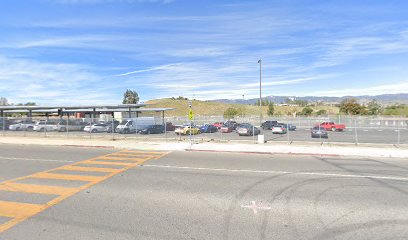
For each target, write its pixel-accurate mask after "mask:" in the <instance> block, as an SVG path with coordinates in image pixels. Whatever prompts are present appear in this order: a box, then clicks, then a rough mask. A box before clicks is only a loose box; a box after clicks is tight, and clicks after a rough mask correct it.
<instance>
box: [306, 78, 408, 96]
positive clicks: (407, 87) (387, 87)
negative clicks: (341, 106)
mask: <svg viewBox="0 0 408 240" xmlns="http://www.w3.org/2000/svg"><path fill="white" fill-rule="evenodd" d="M407 92H408V81H402V82H397V83H391V84H384V85H377V86H372V87H366V88H345V89H338V90H330V89H328V90H322V91H318V92H311V93H309V95H310V96H312V95H313V96H336V97H342V96H360V95H381V94H398V93H407Z"/></svg>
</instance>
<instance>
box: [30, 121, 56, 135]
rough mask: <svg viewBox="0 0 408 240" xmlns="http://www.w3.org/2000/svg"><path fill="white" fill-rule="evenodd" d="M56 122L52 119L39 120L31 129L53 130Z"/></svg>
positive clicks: (39, 130)
mask: <svg viewBox="0 0 408 240" xmlns="http://www.w3.org/2000/svg"><path fill="white" fill-rule="evenodd" d="M58 123H59V122H56V121H52V120H48V121H39V122H37V123H36V124H35V125H34V127H33V130H34V131H36V132H44V131H54V130H55V127H56V125H57V124H58Z"/></svg>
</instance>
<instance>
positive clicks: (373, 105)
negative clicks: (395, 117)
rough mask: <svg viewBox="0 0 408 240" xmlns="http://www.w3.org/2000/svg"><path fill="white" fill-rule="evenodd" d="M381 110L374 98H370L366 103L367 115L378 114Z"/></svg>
mask: <svg viewBox="0 0 408 240" xmlns="http://www.w3.org/2000/svg"><path fill="white" fill-rule="evenodd" d="M382 111H383V109H382V107H381V105H380V104H379V103H377V101H376V100H372V101H371V102H369V103H368V104H367V114H368V115H378V114H381V113H382Z"/></svg>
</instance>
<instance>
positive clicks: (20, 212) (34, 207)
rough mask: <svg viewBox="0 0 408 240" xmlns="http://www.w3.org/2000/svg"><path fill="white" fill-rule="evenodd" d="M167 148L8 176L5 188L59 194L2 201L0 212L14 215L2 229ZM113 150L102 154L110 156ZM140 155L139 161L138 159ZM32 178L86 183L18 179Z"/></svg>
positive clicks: (3, 183) (4, 229) (3, 185)
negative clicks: (36, 199)
mask: <svg viewBox="0 0 408 240" xmlns="http://www.w3.org/2000/svg"><path fill="white" fill-rule="evenodd" d="M121 153H123V151H121V152H119V154H121ZM167 153H168V152H162V153H161V155H155V154H152V155H148V153H147V152H143V156H145V155H146V156H147V157H140V155H142V154H140V155H139V156H138V155H136V154H135V155H134V156H135V159H134V161H133V162H120V160H122V161H126V160H128V161H129V160H132V159H129V158H127V157H123V158H121V159H119V158H118V159H117V160H113V161H96V160H97V159H100V157H95V158H91V159H87V160H84V161H80V162H75V163H72V164H69V165H65V166H62V167H57V168H54V169H50V170H47V171H44V172H39V173H34V174H32V175H28V176H23V177H19V178H15V179H12V180H7V181H4V182H1V183H0V190H5V191H13V192H27V193H38V194H49V195H57V196H56V197H55V198H54V199H52V200H51V201H49V202H47V203H46V204H44V205H38V204H28V203H20V202H11V201H0V216H3V217H8V218H11V220H9V221H8V222H6V223H4V224H1V225H0V233H2V232H4V231H6V230H7V229H9V228H11V227H13V226H15V225H16V224H18V223H20V222H22V221H24V220H26V219H28V218H30V217H32V216H34V215H36V214H37V213H39V212H41V211H43V210H45V209H47V208H49V207H51V206H54V205H55V204H58V203H59V202H61V201H62V200H64V199H66V198H68V197H70V196H72V195H74V194H75V193H78V192H80V191H82V190H84V189H87V188H89V187H91V186H93V185H95V184H98V183H100V182H102V181H104V180H106V179H108V178H110V177H113V176H115V175H116V174H118V173H121V172H124V171H126V170H128V169H130V168H133V167H136V166H138V165H141V164H142V163H144V162H146V161H148V160H150V159H158V158H160V157H162V156H164V155H166V154H167ZM109 155H110V154H108V155H105V156H102V157H108V156H109ZM136 158H137V161H136ZM81 164H87V165H91V164H92V165H111V166H121V168H118V169H117V168H108V167H88V166H86V167H85V166H79V165H81ZM56 170H68V171H70V170H71V171H83V172H92V171H93V172H106V173H107V174H106V175H104V176H84V175H71V174H56V173H52V172H53V171H56ZM30 178H40V179H59V180H61V179H62V180H68V181H70V180H72V181H83V182H84V184H83V185H81V186H79V187H75V188H70V187H60V186H49V185H36V184H25V183H17V182H16V181H20V180H25V179H30Z"/></svg>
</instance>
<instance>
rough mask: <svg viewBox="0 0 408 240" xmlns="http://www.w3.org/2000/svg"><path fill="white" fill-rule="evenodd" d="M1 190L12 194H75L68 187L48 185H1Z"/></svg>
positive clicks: (10, 183)
mask: <svg viewBox="0 0 408 240" xmlns="http://www.w3.org/2000/svg"><path fill="white" fill-rule="evenodd" d="M0 190H3V191H11V192H27V193H40V194H50V195H67V194H71V193H73V192H75V190H76V189H75V188H68V187H55V186H48V185H35V184H25V183H13V182H9V183H5V184H1V185H0Z"/></svg>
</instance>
